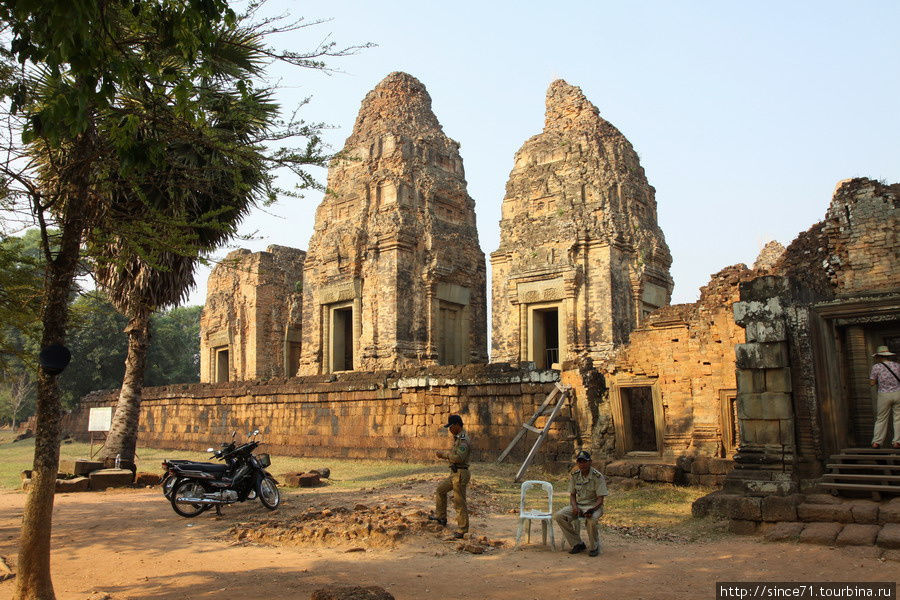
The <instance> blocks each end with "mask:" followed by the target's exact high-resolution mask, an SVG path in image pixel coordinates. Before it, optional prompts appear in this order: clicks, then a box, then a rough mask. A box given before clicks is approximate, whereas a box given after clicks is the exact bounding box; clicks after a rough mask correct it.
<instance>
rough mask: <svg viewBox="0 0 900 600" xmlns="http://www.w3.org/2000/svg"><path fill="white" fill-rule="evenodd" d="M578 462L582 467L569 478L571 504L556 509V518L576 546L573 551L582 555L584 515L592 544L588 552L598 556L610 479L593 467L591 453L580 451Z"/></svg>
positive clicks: (583, 547)
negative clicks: (579, 529)
mask: <svg viewBox="0 0 900 600" xmlns="http://www.w3.org/2000/svg"><path fill="white" fill-rule="evenodd" d="M575 461H576V463H577V464H578V468H577V469H575V471H573V472H572V475H571V476H570V477H569V502H570V505H569V506H567V507H565V508H563V509H560V510H558V511H556V514H554V515H553V518H554V519H555V520H556V524H557V525H559V528H560V529H562V532H563V534H564V535H565V536H566V539H567V540H568V541H569V545H571V546H572V549H571V550H569V554H578V553H579V552H584V551H585V549H586V547H585V545H584V544H583V543H582V541H581V534H580V533H579V531H578V518H579V517H581V518H584V522H585V525H586V526H587V531H588V541H589V543H590V545H591V551H590V552H588V554H589V555H590V556H597V555H598V554H600V535H599V521H600V517H602V516H603V500H604V498H606V496H608V495H609V492H608V491H607V489H606V478H605V477H603V474H602V473H600V471H598V470H597V469H594V468H592V467H591V464H592V463H591V455H590V453H588V452H586V451H584V450H582V451H580V452H579V453H578V456H577V457H576V458H575Z"/></svg>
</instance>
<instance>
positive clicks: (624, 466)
mask: <svg viewBox="0 0 900 600" xmlns="http://www.w3.org/2000/svg"><path fill="white" fill-rule="evenodd" d="M640 468H641V466H640V465H639V464H637V463H633V462H628V461H624V460H617V461H615V462H611V463H609V464H608V465H606V471H605V473H606V474H607V475H609V476H611V477H637V476H638V474H639V473H640Z"/></svg>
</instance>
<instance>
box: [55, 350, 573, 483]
mask: <svg viewBox="0 0 900 600" xmlns="http://www.w3.org/2000/svg"><path fill="white" fill-rule="evenodd" d="M558 379H559V374H558V373H556V372H553V371H529V370H520V369H514V368H511V367H509V365H497V364H491V365H468V366H462V367H431V368H429V369H428V370H422V369H419V370H412V371H407V372H402V373H398V372H357V373H345V374H338V375H336V376H311V377H301V378H294V379H290V380H272V381H268V382H230V383H227V384H186V385H175V386H167V387H156V388H144V390H143V400H142V402H141V416H140V432H139V443H140V444H141V445H144V446H149V447H153V448H173V449H191V450H203V449H205V448H207V447H209V446H210V445H215V443H216V442H218V441H220V440H224V439H226V438H229V437H230V435H231V431H232V430H237V431H238V432H239V433H242V432H247V431H251V430H252V429H254V428H259V430H260V431H261V432H262V439H263V440H264V441H265V443H266V446H265V447H264V449H265V451H268V452H272V453H274V454H287V455H294V456H320V457H347V458H397V459H404V460H429V461H430V460H434V452H435V450H446V448H447V446H448V445H449V437H448V436H447V433H446V431H447V430H446V429H443V427H442V426H443V425H444V424H445V423H446V422H447V416H448V415H450V414H451V413H454V414H460V415H462V418H463V420H464V422H465V427H466V430H467V431H469V433H470V434H471V435H472V438H473V444H474V448H475V455H474V458H475V460H493V459H495V458H496V457H497V456H498V455H499V453H500V452H501V451H502V450H503V449H504V448H505V447H506V445H507V444H508V443H509V442H510V441H511V440H512V438H513V437H514V436H515V434H516V433H517V432H518V431H519V430H520V428H521V426H522V423H524V422H525V421H526V420H527V419H528V418H529V417H530V416H531V415H532V414H533V413H534V411H535V410H536V409H537V407H538V406H540V404H541V402H543V400H544V398H545V397H546V395H547V394H548V393H549V392H550V390H551V389H552V388H553V386H554V385H555V383H554V382H555V381H557V380H558ZM115 399H116V396H115V393H114V392H111V391H106V392H95V393H93V394H91V395H89V396H88V397H86V398H85V400H84V401H83V402H82V404H81V410H80V411H79V412H78V413H75V414H73V415H70V416H69V417H68V418H67V421H66V428H67V429H69V430H70V431H72V432H73V433H74V434H75V435H76V436H78V437H81V438H82V439H84V438H85V436H86V435H87V433H86V430H87V414H88V410H89V408H90V407H92V406H100V405H103V406H106V405H112V404H114V403H115ZM538 425H539V426H543V421H539V422H538ZM565 427H566V425H565V424H564V423H563V422H562V421H560V422H559V424H555V425H554V426H553V429H552V430H551V435H550V438H549V439H548V441H547V442H546V443H545V444H544V445H543V446H542V448H541V451H540V456H539V459H540V460H541V461H557V460H559V461H565V462H567V463H568V462H570V461H571V459H572V455H573V446H572V443H571V441H567V440H566V439H565V438H564V435H565V431H564V430H565ZM528 439H529V440H531V443H533V440H534V436H533V435H531V436H529V438H528ZM531 443H529V444H527V445H526V444H524V443H521V444H520V445H519V447H518V448H517V449H516V451H515V452H513V453H512V454H511V459H510V460H514V461H515V460H519V461H521V460H522V459H523V458H524V453H525V452H526V451H527V450H528V449H530V447H531ZM276 468H277V465H276Z"/></svg>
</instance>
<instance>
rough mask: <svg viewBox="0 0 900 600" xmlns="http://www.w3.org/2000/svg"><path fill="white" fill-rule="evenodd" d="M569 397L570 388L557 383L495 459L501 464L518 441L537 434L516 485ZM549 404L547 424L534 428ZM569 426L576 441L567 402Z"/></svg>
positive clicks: (573, 424)
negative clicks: (529, 433) (532, 433)
mask: <svg viewBox="0 0 900 600" xmlns="http://www.w3.org/2000/svg"><path fill="white" fill-rule="evenodd" d="M571 396H572V388H570V387H568V386H565V385H561V384H559V383H557V384H556V385H555V386H554V387H553V389H552V390H551V391H550V393H549V394H547V397H546V398H544V402H543V403H542V404H541V405H540V407H538V409H537V410H536V411H534V414H533V415H531V418H530V419H529V420H528V422H527V423H525V424H523V425H522V429H520V430H519V433H517V434H516V437H514V438H513V439H512V441H511V442H510V443H509V445H508V446H507V447H506V449H505V450H504V451H503V452H501V453H500V456H499V457H498V458H497V462H498V463H501V462H503V459H505V458H506V457H507V456H508V455H509V453H510V452H512V449H513V448H515V447H516V444H518V443H519V441H520V440H521V439H522V438H524V437H525V435H526V434H527V433H528V432H529V431H532V432H534V433H536V434H538V437H537V439H536V440H535V441H534V445H533V446H532V447H531V450H530V451H529V452H528V456H526V457H525V461H524V462H523V463H522V466H521V467H519V472H518V473H516V479H515V481H516V483H521V482H522V477H524V475H525V471H526V470H527V469H528V467H529V466H530V465H531V463H532V461H533V460H534V458H535V456H537V453H538V450H539V449H540V447H541V444H543V443H544V440H545V439H547V435H548V433H549V431H550V427H551V426H552V425H553V422H554V421H555V420H556V418H557V417H558V416H559V413H560V411H561V410H562V407H563V404H565V403H566V400H569V399H571ZM554 399H555V400H556V402H555V404H554ZM551 404H552V405H553V408H552V410H551V411H550V414H549V415H547V422H546V423H544V427H543V428H540V427H535V426H534V424H535V422H537V420H538V419H539V418H540V417H542V416H545V414H544V413H545V411H546V410H547V408H548V407H550V406H551ZM569 424H570V427H571V434H572V438H573V440H577V438H578V435H577V431H576V430H575V418H574V414H572V403H571V402H569Z"/></svg>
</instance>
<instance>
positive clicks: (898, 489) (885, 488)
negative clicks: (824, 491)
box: [822, 481, 900, 494]
mask: <svg viewBox="0 0 900 600" xmlns="http://www.w3.org/2000/svg"><path fill="white" fill-rule="evenodd" d="M822 487H825V488H828V489H831V490H855V491H859V492H887V493H893V494H900V485H876V484H874V483H831V482H828V481H823V482H822Z"/></svg>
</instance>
